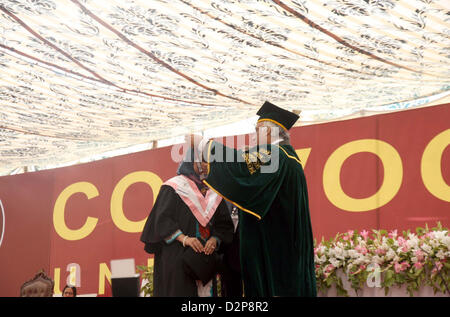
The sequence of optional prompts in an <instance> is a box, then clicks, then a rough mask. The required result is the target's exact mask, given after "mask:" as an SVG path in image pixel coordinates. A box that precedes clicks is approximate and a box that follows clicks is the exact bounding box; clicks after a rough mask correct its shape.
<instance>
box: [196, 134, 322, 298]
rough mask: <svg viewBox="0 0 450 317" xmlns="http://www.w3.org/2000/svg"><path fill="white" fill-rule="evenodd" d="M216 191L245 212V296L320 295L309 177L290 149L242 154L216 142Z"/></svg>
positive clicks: (211, 153)
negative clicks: (310, 205) (318, 291)
mask: <svg viewBox="0 0 450 317" xmlns="http://www.w3.org/2000/svg"><path fill="white" fill-rule="evenodd" d="M206 151H207V153H206V156H205V157H207V161H208V163H209V164H208V177H207V178H206V179H205V180H204V182H205V184H207V185H208V186H209V187H210V188H211V189H213V190H214V191H216V192H217V193H219V194H220V195H221V196H222V197H224V198H225V199H226V200H229V201H230V202H232V203H233V204H235V205H236V206H238V207H239V208H240V209H241V215H240V220H239V221H240V222H239V226H240V256H241V271H242V279H243V282H244V293H245V296H249V297H260V296H316V279H315V267H314V250H313V248H314V246H313V234H312V228H311V220H310V215H309V204H308V192H307V187H306V179H305V175H304V173H303V168H302V165H301V164H300V160H299V158H298V156H297V154H296V153H295V151H294V149H293V148H292V146H290V145H264V146H259V147H254V148H252V149H250V150H248V151H245V152H243V151H239V150H235V149H231V148H229V147H225V146H224V145H223V144H221V143H218V142H215V141H210V142H209V143H208V145H207V147H206Z"/></svg>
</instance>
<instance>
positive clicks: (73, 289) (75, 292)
mask: <svg viewBox="0 0 450 317" xmlns="http://www.w3.org/2000/svg"><path fill="white" fill-rule="evenodd" d="M66 288H71V289H72V291H73V297H77V288H76V287H75V286H69V285H66V286H64V288H63V290H62V294H63V295H64V291H65V290H66Z"/></svg>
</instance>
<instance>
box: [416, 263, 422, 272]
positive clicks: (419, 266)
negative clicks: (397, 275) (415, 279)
mask: <svg viewBox="0 0 450 317" xmlns="http://www.w3.org/2000/svg"><path fill="white" fill-rule="evenodd" d="M414 267H415V268H416V269H418V270H420V269H421V268H422V267H423V263H422V262H416V263H414Z"/></svg>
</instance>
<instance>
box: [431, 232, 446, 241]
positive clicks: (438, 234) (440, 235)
mask: <svg viewBox="0 0 450 317" xmlns="http://www.w3.org/2000/svg"><path fill="white" fill-rule="evenodd" d="M445 237H448V232H447V231H434V238H435V239H436V240H438V241H442V240H443V239H444V238H445Z"/></svg>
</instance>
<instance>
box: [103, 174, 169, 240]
mask: <svg viewBox="0 0 450 317" xmlns="http://www.w3.org/2000/svg"><path fill="white" fill-rule="evenodd" d="M139 182H142V183H146V184H148V185H149V186H150V187H151V189H152V191H153V203H155V201H156V197H157V195H158V192H159V189H160V187H161V185H162V183H163V182H162V180H161V178H159V176H158V175H156V174H155V173H152V172H148V171H139V172H133V173H130V174H128V175H126V176H125V177H123V178H122V179H121V180H120V181H119V182H118V183H117V185H116V187H115V188H114V191H113V193H112V196H111V218H112V220H113V222H114V224H115V225H116V226H117V228H119V229H120V230H122V231H125V232H131V233H134V232H141V231H142V229H143V228H144V225H145V221H146V220H147V218H144V219H143V220H141V221H131V220H129V219H127V218H126V217H125V214H124V212H123V196H124V195H125V192H126V190H127V189H128V187H130V186H131V185H133V184H134V183H139Z"/></svg>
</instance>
